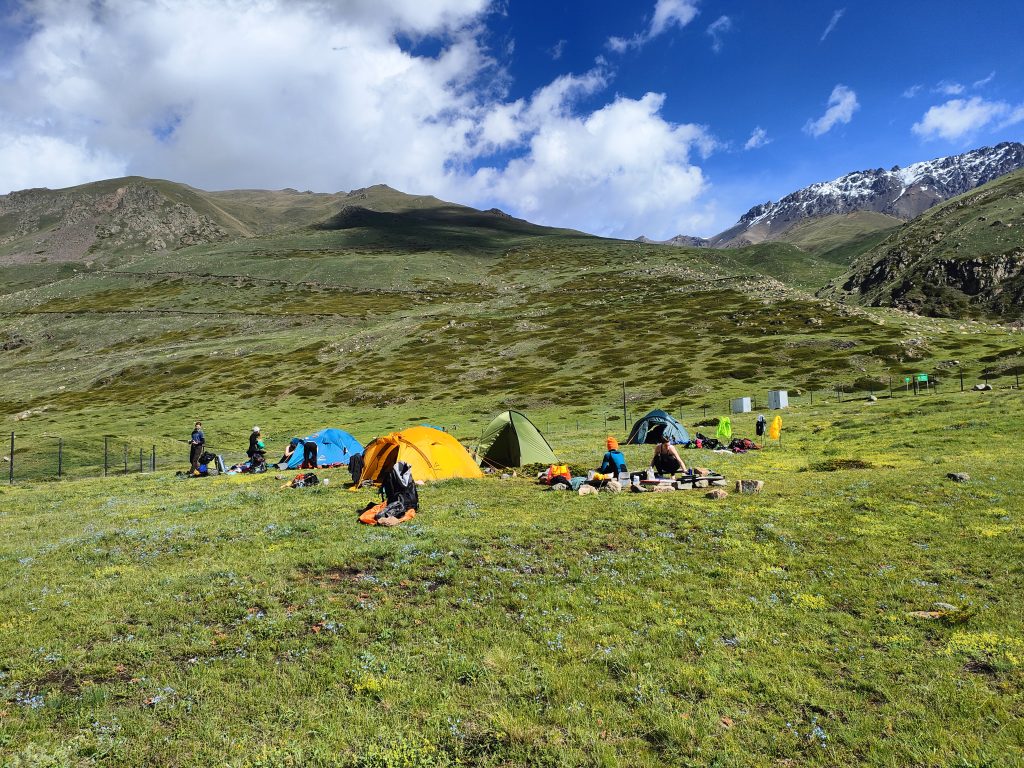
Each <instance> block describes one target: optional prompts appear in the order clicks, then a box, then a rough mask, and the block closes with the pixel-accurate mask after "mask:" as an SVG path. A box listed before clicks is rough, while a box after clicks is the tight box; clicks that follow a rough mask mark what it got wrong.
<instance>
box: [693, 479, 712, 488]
mask: <svg viewBox="0 0 1024 768" xmlns="http://www.w3.org/2000/svg"><path fill="white" fill-rule="evenodd" d="M693 487H694V488H707V487H708V481H707V480H694V481H693Z"/></svg>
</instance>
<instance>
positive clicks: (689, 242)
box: [636, 235, 711, 248]
mask: <svg viewBox="0 0 1024 768" xmlns="http://www.w3.org/2000/svg"><path fill="white" fill-rule="evenodd" d="M636 242H638V243H645V244H647V245H675V246H678V247H680V248H707V247H708V246H709V245H710V244H711V241H710V240H706V239H704V238H703V237H693V236H692V235H676V236H675V237H671V238H669V239H668V240H651V238H649V237H644V236H643V235H640V237H638V238H637V239H636Z"/></svg>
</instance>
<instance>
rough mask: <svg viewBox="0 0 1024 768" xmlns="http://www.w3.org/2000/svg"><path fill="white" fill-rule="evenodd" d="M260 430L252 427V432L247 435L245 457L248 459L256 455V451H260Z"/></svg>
mask: <svg viewBox="0 0 1024 768" xmlns="http://www.w3.org/2000/svg"><path fill="white" fill-rule="evenodd" d="M261 437H262V436H261V435H260V428H259V427H253V428H252V432H250V433H249V450H247V451H246V452H245V455H246V456H248V457H249V458H250V459H252V457H253V456H254V455H255V454H256V452H257V451H259V450H261V448H260V447H259V444H260V442H261Z"/></svg>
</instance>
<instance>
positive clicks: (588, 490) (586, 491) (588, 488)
mask: <svg viewBox="0 0 1024 768" xmlns="http://www.w3.org/2000/svg"><path fill="white" fill-rule="evenodd" d="M592 493H597V488H595V487H594V486H592V485H587V484H586V483H584V484H583V485H581V486H580V490H579V494H580V496H589V495H590V494H592Z"/></svg>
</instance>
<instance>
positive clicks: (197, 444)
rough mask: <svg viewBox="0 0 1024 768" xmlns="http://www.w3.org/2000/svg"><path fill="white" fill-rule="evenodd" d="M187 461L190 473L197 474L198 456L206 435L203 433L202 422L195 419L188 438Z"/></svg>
mask: <svg viewBox="0 0 1024 768" xmlns="http://www.w3.org/2000/svg"><path fill="white" fill-rule="evenodd" d="M188 444H189V451H188V461H189V464H191V465H192V470H191V471H192V473H193V474H196V475H198V474H199V457H200V456H202V455H203V449H204V446H205V445H206V435H204V434H203V423H202V422H201V421H197V422H196V425H195V427H193V429H192V436H191V437H190V438H189V441H188Z"/></svg>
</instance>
